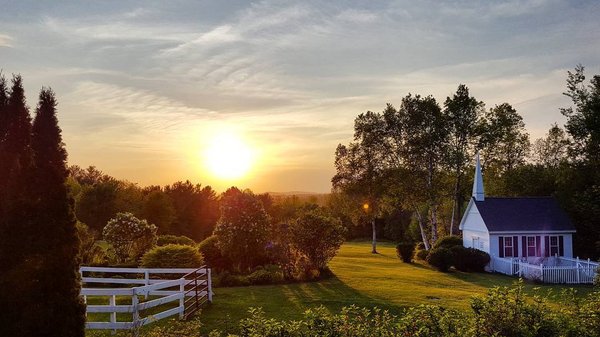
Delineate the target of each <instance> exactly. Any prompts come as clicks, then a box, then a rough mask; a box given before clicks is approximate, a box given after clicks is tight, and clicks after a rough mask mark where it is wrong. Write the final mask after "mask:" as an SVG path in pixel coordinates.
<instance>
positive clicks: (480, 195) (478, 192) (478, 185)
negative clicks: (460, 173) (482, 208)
mask: <svg viewBox="0 0 600 337" xmlns="http://www.w3.org/2000/svg"><path fill="white" fill-rule="evenodd" d="M473 198H475V200H476V201H483V200H484V199H485V193H484V192H483V176H482V175H481V163H480V162H479V151H478V152H477V155H476V156H475V179H473Z"/></svg>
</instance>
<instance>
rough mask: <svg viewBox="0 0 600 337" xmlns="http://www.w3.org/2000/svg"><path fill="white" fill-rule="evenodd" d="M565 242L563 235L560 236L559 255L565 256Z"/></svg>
mask: <svg viewBox="0 0 600 337" xmlns="http://www.w3.org/2000/svg"><path fill="white" fill-rule="evenodd" d="M564 243H565V241H564V238H563V236H562V235H561V236H559V237H558V256H565V248H564V247H563V244H564Z"/></svg>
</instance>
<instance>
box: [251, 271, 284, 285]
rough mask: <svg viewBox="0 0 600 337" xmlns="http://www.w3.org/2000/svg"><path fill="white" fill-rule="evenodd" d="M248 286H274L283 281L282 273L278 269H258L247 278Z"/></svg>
mask: <svg viewBox="0 0 600 337" xmlns="http://www.w3.org/2000/svg"><path fill="white" fill-rule="evenodd" d="M247 278H248V282H250V284H275V283H280V282H282V281H283V272H282V271H281V270H278V269H273V268H269V269H263V268H259V269H257V270H255V271H254V272H253V273H251V274H250V275H248V276H247Z"/></svg>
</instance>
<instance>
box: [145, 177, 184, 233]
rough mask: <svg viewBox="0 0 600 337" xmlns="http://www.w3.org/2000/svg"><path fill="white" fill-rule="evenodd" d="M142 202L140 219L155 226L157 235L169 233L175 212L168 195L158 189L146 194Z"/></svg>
mask: <svg viewBox="0 0 600 337" xmlns="http://www.w3.org/2000/svg"><path fill="white" fill-rule="evenodd" d="M143 200H144V201H143V206H142V210H141V216H142V218H144V219H146V220H148V222H150V223H153V224H155V225H156V227H158V232H159V233H163V234H165V233H171V232H172V231H173V228H172V225H173V221H174V220H175V217H176V211H175V207H174V206H173V201H172V200H171V198H170V197H169V195H167V194H166V193H165V192H164V191H162V190H161V189H160V188H158V189H154V190H151V191H150V192H149V193H147V194H146V195H145V196H144V197H143Z"/></svg>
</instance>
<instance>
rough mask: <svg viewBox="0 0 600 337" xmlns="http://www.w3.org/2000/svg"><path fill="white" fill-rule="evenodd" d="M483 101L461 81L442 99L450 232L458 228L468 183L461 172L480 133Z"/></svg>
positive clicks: (467, 163) (463, 170)
mask: <svg viewBox="0 0 600 337" xmlns="http://www.w3.org/2000/svg"><path fill="white" fill-rule="evenodd" d="M483 110H484V104H483V102H480V101H477V99H475V97H473V96H470V94H469V88H467V86H466V85H463V84H460V85H459V86H458V88H457V89H456V93H455V94H454V95H453V96H452V98H450V97H447V98H446V101H445V102H444V111H443V113H444V116H445V118H446V120H447V124H448V128H449V137H448V154H447V159H446V161H447V165H448V166H449V167H450V168H451V169H452V170H453V171H454V172H453V173H454V191H453V205H454V207H453V210H452V219H450V221H451V224H450V230H449V233H450V234H451V235H452V234H454V233H456V230H457V229H458V226H456V225H457V222H458V220H459V219H460V216H461V214H460V212H461V210H462V209H463V206H464V203H465V201H466V193H465V187H466V185H467V184H465V183H466V181H465V178H464V173H465V171H466V169H467V168H468V167H469V164H470V163H471V158H473V155H474V148H473V144H474V143H475V141H476V139H477V137H478V136H479V132H480V130H479V129H478V127H477V126H478V125H477V122H478V120H479V118H480V116H481V115H482V114H483V112H484V111H483Z"/></svg>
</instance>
